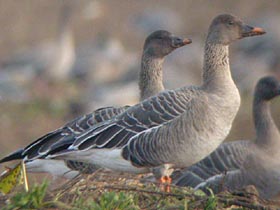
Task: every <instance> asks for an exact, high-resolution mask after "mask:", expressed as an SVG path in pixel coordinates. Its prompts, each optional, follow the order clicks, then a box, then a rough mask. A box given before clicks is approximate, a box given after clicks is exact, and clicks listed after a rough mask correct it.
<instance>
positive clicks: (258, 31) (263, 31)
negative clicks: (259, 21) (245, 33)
mask: <svg viewBox="0 0 280 210" xmlns="http://www.w3.org/2000/svg"><path fill="white" fill-rule="evenodd" d="M252 32H253V33H256V34H260V35H261V34H265V33H266V31H265V30H263V29H262V28H259V27H255V28H253V30H252Z"/></svg>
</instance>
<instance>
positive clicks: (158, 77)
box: [139, 53, 164, 100]
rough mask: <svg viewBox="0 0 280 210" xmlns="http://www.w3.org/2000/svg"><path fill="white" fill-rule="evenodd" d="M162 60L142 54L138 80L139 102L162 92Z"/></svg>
mask: <svg viewBox="0 0 280 210" xmlns="http://www.w3.org/2000/svg"><path fill="white" fill-rule="evenodd" d="M163 61H164V59H163V58H158V57H154V56H151V55H149V54H146V53H144V54H143V55H142V61H141V71H140V78H139V89H140V100H144V99H146V98H148V97H150V96H153V95H155V94H157V93H159V92H160V91H162V90H164V86H163V78H162V64H163Z"/></svg>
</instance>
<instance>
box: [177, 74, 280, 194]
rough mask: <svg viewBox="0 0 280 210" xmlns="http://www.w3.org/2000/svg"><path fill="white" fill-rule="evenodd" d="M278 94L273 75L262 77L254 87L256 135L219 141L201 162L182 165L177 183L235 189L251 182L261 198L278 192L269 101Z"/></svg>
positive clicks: (279, 173)
mask: <svg viewBox="0 0 280 210" xmlns="http://www.w3.org/2000/svg"><path fill="white" fill-rule="evenodd" d="M279 95H280V83H279V82H278V81H277V79H276V78H275V77H271V76H268V77H263V78H262V79H260V80H259V82H258V83H257V85H256V88H255V94H254V102H253V116H254V124H255V129H256V139H255V140H254V141H250V140H243V141H242V140H240V141H233V142H229V143H224V144H222V145H221V146H220V147H219V148H218V149H217V150H215V151H214V152H213V153H212V154H210V155H209V156H207V157H206V158H205V159H203V160H202V161H201V162H199V163H197V164H195V165H193V166H191V167H190V168H189V169H186V171H184V172H183V173H182V175H181V176H180V177H179V178H178V179H177V180H176V184H177V185H179V186H191V187H194V188H196V189H203V190H204V191H207V190H206V187H210V188H212V189H213V191H214V192H215V193H217V192H220V191H222V190H224V189H227V190H236V189H240V188H244V187H246V186H247V185H255V186H256V188H257V190H258V191H259V193H260V196H261V197H262V198H266V199H268V198H273V197H275V196H276V195H277V194H279V193H280V170H279V166H280V163H279V159H280V150H279V147H280V133H279V130H278V128H277V126H276V125H275V123H274V120H273V118H272V116H271V113H270V108H269V104H270V101H271V100H272V99H274V98H275V97H277V96H279Z"/></svg>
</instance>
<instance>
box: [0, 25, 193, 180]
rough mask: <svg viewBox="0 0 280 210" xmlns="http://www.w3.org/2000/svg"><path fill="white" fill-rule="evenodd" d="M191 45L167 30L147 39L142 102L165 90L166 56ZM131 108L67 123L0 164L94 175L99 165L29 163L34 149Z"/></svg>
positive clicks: (107, 109)
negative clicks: (21, 162)
mask: <svg viewBox="0 0 280 210" xmlns="http://www.w3.org/2000/svg"><path fill="white" fill-rule="evenodd" d="M191 42H192V41H191V40H190V39H187V38H185V39H182V38H180V37H178V36H175V35H173V34H171V33H170V32H168V31H165V30H157V31H155V32H153V33H151V34H150V35H149V36H148V37H147V38H146V40H145V43H144V47H143V53H142V60H141V71H140V75H139V89H140V100H144V99H146V98H149V97H150V96H153V95H155V94H156V93H158V92H160V91H162V90H164V86H163V78H162V66H163V62H164V58H165V56H167V55H168V54H170V53H171V52H172V51H174V50H175V49H177V48H180V47H183V46H185V45H187V44H190V43H191ZM128 107H129V106H124V107H105V108H100V109H98V110H95V111H94V112H92V113H90V114H87V115H84V116H81V117H78V118H77V119H74V120H73V121H71V122H69V123H67V124H65V125H64V126H63V127H61V128H59V129H57V130H55V131H52V132H50V133H47V134H46V135H44V136H42V137H40V138H39V139H37V140H36V141H35V142H32V143H31V144H30V145H28V146H27V147H25V148H23V149H19V150H18V151H16V152H14V153H12V154H10V155H8V156H6V157H4V158H3V159H2V160H0V163H3V162H7V161H11V160H15V159H24V160H25V161H26V166H27V171H29V172H48V173H51V174H53V175H55V176H63V177H66V178H73V177H74V176H76V175H78V173H79V172H82V173H92V172H93V171H94V170H95V166H94V165H90V164H85V163H83V162H77V161H71V160H69V161H66V162H64V161H59V160H43V159H37V160H33V161H28V158H27V156H28V155H29V154H30V153H33V152H34V146H35V147H36V146H37V145H44V146H46V145H50V144H52V143H54V142H60V141H62V142H64V141H65V140H67V139H71V138H74V136H76V135H78V134H80V133H82V132H84V131H85V130H87V129H88V128H90V127H92V126H94V125H95V124H97V123H99V122H102V121H105V120H108V119H110V118H112V117H113V116H115V115H118V114H120V113H122V112H124V111H125V110H126V109H127V108H128Z"/></svg>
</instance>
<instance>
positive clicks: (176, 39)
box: [172, 37, 192, 48]
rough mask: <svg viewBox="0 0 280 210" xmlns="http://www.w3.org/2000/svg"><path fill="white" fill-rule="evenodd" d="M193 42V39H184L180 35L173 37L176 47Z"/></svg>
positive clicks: (173, 43) (173, 44)
mask: <svg viewBox="0 0 280 210" xmlns="http://www.w3.org/2000/svg"><path fill="white" fill-rule="evenodd" d="M191 43H192V40H191V39H188V38H185V39H182V38H179V37H173V38H172V46H173V47H174V48H179V47H183V46H185V45H187V44H191Z"/></svg>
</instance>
